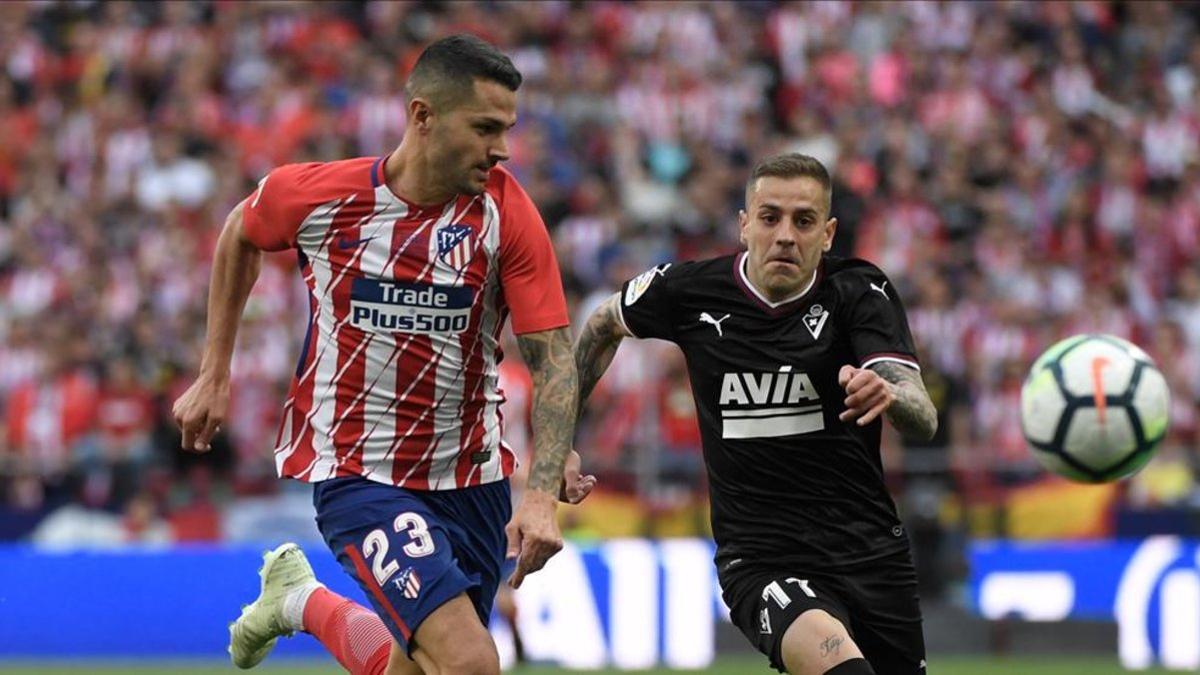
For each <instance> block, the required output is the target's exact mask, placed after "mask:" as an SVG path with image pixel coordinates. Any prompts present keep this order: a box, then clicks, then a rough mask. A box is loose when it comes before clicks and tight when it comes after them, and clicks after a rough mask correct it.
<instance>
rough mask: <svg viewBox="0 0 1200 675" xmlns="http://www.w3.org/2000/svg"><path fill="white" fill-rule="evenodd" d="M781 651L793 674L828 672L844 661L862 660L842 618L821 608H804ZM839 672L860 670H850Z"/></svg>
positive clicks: (821, 673)
mask: <svg viewBox="0 0 1200 675" xmlns="http://www.w3.org/2000/svg"><path fill="white" fill-rule="evenodd" d="M780 651H781V652H782V654H781V656H782V657H783V663H784V665H785V666H786V667H787V671H788V672H789V673H791V675H825V674H826V673H828V672H830V670H831V669H833V668H834V667H836V666H839V665H841V664H842V663H845V662H851V661H853V660H856V659H857V660H860V661H861V660H862V652H861V651H859V649H858V646H857V645H855V644H854V641H853V640H851V639H850V634H849V632H848V631H847V630H846V627H845V626H844V625H842V622H841V621H839V620H838V619H837V618H835V617H834V616H833V615H832V614H830V613H829V612H826V611H825V610H821V609H810V610H808V611H807V612H804V613H803V614H801V615H800V616H799V617H797V618H796V620H795V621H793V622H792V625H790V626H788V629H787V631H786V632H785V633H784V635H783V643H782V647H781V650H780ZM863 664H866V661H863ZM867 668H868V669H869V668H870V666H867ZM866 672H870V671H869V670H868V671H866ZM837 675H858V673H857V671H853V670H851V671H850V672H849V673H842V672H838V673H837Z"/></svg>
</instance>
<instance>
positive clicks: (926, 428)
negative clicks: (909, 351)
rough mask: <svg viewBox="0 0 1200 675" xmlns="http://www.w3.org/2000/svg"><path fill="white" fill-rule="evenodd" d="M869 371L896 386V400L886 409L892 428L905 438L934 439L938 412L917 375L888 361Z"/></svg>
mask: <svg viewBox="0 0 1200 675" xmlns="http://www.w3.org/2000/svg"><path fill="white" fill-rule="evenodd" d="M871 370H874V371H875V372H877V373H879V376H880V377H882V378H883V379H885V380H887V381H888V382H891V383H892V384H894V385H895V389H894V391H895V393H896V400H895V401H893V402H892V405H891V406H889V407H888V409H887V418H888V420H889V421H891V423H892V426H894V427H896V429H897V430H898V431H900V433H902V434H904V435H905V436H912V437H915V438H922V439H925V440H928V439H930V438H933V435H934V434H935V433H937V427H938V418H937V409H936V408H934V407H933V401H930V400H929V393H928V392H926V391H925V383H924V382H922V381H921V375H920V373H918V372H917V371H916V370H914V369H912V368H909V367H908V366H902V365H900V364H898V363H893V362H891V361H880V362H879V363H876V364H874V365H872V366H871Z"/></svg>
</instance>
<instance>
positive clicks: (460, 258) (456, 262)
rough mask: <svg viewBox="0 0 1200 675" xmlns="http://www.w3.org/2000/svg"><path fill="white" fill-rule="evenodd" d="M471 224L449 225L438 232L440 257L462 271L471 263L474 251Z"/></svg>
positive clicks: (438, 252) (438, 253)
mask: <svg viewBox="0 0 1200 675" xmlns="http://www.w3.org/2000/svg"><path fill="white" fill-rule="evenodd" d="M472 241H473V239H472V237H471V227H470V226H469V225H447V226H446V227H443V228H442V229H440V230H438V233H437V255H438V258H439V259H440V260H441V261H442V262H444V263H446V264H447V265H449V266H450V267H452V268H454V269H456V270H459V271H462V270H464V269H466V268H467V265H470V264H471V256H472V254H473V253H474V250H473V248H474V247H473V246H472V245H471V243H472Z"/></svg>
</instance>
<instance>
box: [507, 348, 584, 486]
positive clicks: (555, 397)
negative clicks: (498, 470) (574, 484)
mask: <svg viewBox="0 0 1200 675" xmlns="http://www.w3.org/2000/svg"><path fill="white" fill-rule="evenodd" d="M517 346H518V347H519V348H520V350H521V358H523V359H525V365H526V366H528V368H529V373H530V375H532V377H533V411H532V415H531V418H532V426H533V464H532V466H530V467H529V480H528V482H527V483H526V485H527V486H528V487H530V488H533V489H535V490H545V491H547V492H551V493H553V494H556V495H557V494H558V490H559V486H560V484H561V483H562V472H563V465H564V464H565V463H566V460H567V454H568V453H569V452H570V451H571V444H572V442H573V441H574V438H575V411H576V407H575V406H576V400H577V399H578V396H579V378H578V376H577V375H576V373H575V362H574V361H573V360H572V358H571V331H570V329H569V328H556V329H554V330H548V331H541V332H538V333H527V334H525V335H519V336H517Z"/></svg>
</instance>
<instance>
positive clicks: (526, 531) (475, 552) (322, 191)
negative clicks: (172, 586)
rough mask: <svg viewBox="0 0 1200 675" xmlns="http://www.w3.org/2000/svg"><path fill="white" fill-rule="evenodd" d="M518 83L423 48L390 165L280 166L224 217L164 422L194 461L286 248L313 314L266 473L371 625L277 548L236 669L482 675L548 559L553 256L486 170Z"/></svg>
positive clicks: (565, 439)
mask: <svg viewBox="0 0 1200 675" xmlns="http://www.w3.org/2000/svg"><path fill="white" fill-rule="evenodd" d="M520 84H521V75H520V73H519V72H518V71H517V70H516V68H514V67H513V65H512V62H511V61H510V60H509V59H508V57H506V56H504V55H503V54H502V53H500V52H499V51H498V50H497V49H496V48H495V47H493V46H492V45H490V44H488V43H486V42H484V41H482V40H480V39H478V38H475V37H473V36H469V35H458V36H452V37H448V38H445V39H442V40H439V41H437V42H434V43H433V44H431V45H430V46H429V47H428V48H427V49H426V50H425V51H424V52H423V53H422V55H421V56H420V58H419V59H418V61H417V63H416V64H415V66H414V67H413V70H412V73H411V75H410V77H409V80H408V83H407V86H406V95H407V101H408V108H407V113H408V122H407V127H406V129H405V134H404V138H403V140H402V141H401V143H400V145H399V147H397V148H396V149H395V150H394V151H393V152H391V153H390V154H388V155H386V156H383V157H363V158H359V159H349V160H344V161H337V162H328V163H310V164H293V165H287V166H281V167H279V168H277V169H275V170H274V171H271V172H270V173H268V174H267V175H266V177H264V178H263V179H262V181H261V182H260V183H259V185H258V188H257V189H256V190H255V191H254V192H253V193H252V194H251V195H249V196H248V197H247V198H246V199H245V200H244V201H243V202H242V203H241V204H239V205H238V206H237V207H236V208H235V209H234V210H233V212H232V213H231V214H230V215H229V218H228V219H227V220H226V223H225V228H224V231H223V232H222V234H221V237H220V240H219V242H218V245H217V253H216V257H215V260H214V263H213V277H212V286H211V288H210V291H209V304H208V335H207V342H206V346H205V352H204V358H203V361H202V364H201V368H200V373H199V376H198V377H197V379H196V381H195V383H194V384H193V385H192V386H191V388H189V389H188V390H187V391H186V392H185V393H184V394H183V395H182V396H181V397H180V399H179V400H178V401H177V402H176V404H175V417H176V419H177V421H178V423H179V424H180V426H181V427H182V429H183V445H184V448H185V449H187V450H192V451H199V452H203V451H204V450H206V449H207V448H208V443H209V440H210V439H211V437H212V435H213V433H214V432H215V431H216V429H217V427H218V426H219V425H220V424H221V422H222V421H223V420H224V419H225V418H226V415H227V408H228V403H229V374H230V373H229V371H230V360H231V355H232V352H233V346H234V340H235V335H236V332H237V322H238V318H239V316H240V314H241V311H242V308H243V306H244V304H245V301H246V297H247V295H248V294H249V292H250V289H251V287H252V286H253V284H254V281H255V279H256V277H257V273H258V269H259V264H260V260H261V256H262V251H279V250H284V249H294V250H295V251H296V256H297V259H298V261H299V265H300V271H301V274H302V275H303V278H304V282H305V284H306V285H307V287H308V291H309V308H310V312H311V318H310V321H309V324H308V332H307V333H308V334H307V335H306V336H305V337H304V342H303V344H302V347H301V352H300V358H299V362H298V363H297V365H296V374H295V378H294V379H293V381H292V385H291V389H290V391H289V393H288V396H287V400H286V402H285V403H284V411H283V421H282V424H281V425H280V429H279V435H278V442H277V443H276V447H275V450H274V454H275V465H276V468H277V470H278V473H279V475H280V476H281V477H284V478H292V479H295V480H300V481H305V482H308V483H312V484H313V503H314V506H315V508H316V513H317V525H318V527H319V529H320V531H321V533H322V535H323V536H324V537H325V540H326V543H327V544H328V545H329V547H330V548H331V550H332V551H333V553H334V554H335V555H336V556H337V559H338V561H339V562H340V563H341V564H342V567H343V568H344V569H345V570H346V571H347V572H348V573H349V574H350V575H351V576H352V577H354V579H355V580H356V581H357V582H358V584H359V585H360V586H361V587H362V588H363V590H364V592H365V595H366V596H367V597H368V598H370V600H371V603H372V605H373V607H374V613H372V612H370V611H368V610H367V609H366V608H363V607H361V606H359V605H357V604H355V603H353V602H351V601H349V600H347V599H345V598H342V597H340V596H338V595H335V594H333V593H331V592H330V591H328V590H327V589H325V588H324V587H323V586H321V585H320V584H319V583H318V582H317V581H316V579H315V578H314V577H313V574H312V570H311V568H310V567H309V565H308V562H307V560H305V558H304V555H303V553H302V552H301V551H300V549H299V547H297V546H296V545H294V544H284V545H283V546H280V547H279V548H277V549H276V550H275V551H273V552H271V553H269V554H267V556H266V558H265V562H264V565H263V569H262V571H261V576H262V592H261V594H260V596H259V598H258V599H257V600H256V601H255V602H254V603H252V604H251V605H249V606H248V607H247V608H246V609H245V610H244V611H243V613H242V616H241V617H240V618H239V619H238V620H237V621H236V622H234V623H233V624H232V625H231V626H230V633H231V639H230V653H231V655H232V658H233V661H234V663H235V664H236V665H238V666H239V667H242V668H249V667H252V666H254V665H256V664H257V663H258V662H259V661H261V660H262V659H263V658H265V657H266V655H267V654H268V653H269V652H270V650H271V648H272V647H273V646H274V644H275V641H276V639H277V638H278V636H280V635H288V634H291V633H292V632H294V631H300V630H303V631H306V632H309V633H311V634H313V635H314V636H316V637H317V638H318V639H319V640H321V642H322V643H323V644H325V646H326V647H327V648H328V649H329V650H330V651H331V652H332V653H333V655H334V656H335V657H337V659H338V660H339V661H340V662H341V663H342V665H344V666H345V667H346V668H347V669H348V670H350V671H351V672H353V673H380V672H384V670H385V669H386V672H388V673H392V674H397V673H420V672H425V673H489V674H490V673H498V672H499V661H498V657H497V653H496V648H495V645H494V644H493V643H492V640H491V637H490V635H489V634H488V632H487V630H486V628H485V626H486V623H487V620H488V616H489V613H490V611H491V606H492V602H493V599H494V597H495V593H496V589H497V587H498V585H499V583H500V569H501V564H502V562H503V560H504V558H505V556H506V554H507V555H508V557H515V558H517V564H516V571H515V572H514V573H513V575H512V577H511V579H510V583H511V584H512V585H513V586H514V587H515V586H519V585H520V583H521V581H522V579H523V578H524V576H525V575H526V574H529V573H531V572H534V571H536V570H538V569H540V568H541V567H542V566H543V565H544V564H545V562H546V560H547V559H548V558H549V557H550V556H552V555H554V553H556V552H557V551H558V550H559V549H560V548H561V547H562V538H561V535H560V533H559V531H558V526H557V523H556V521H555V509H556V504H557V501H558V500H559V499H560V498H562V499H565V500H567V501H572V502H578V501H579V500H581V499H583V497H585V496H586V495H587V493H588V492H589V491H590V490H591V487H592V485H593V484H594V478H592V477H590V476H586V477H585V476H580V473H579V461H578V455H576V454H575V453H574V452H573V451H572V450H571V440H572V435H573V432H574V428H575V416H576V409H575V405H576V398H577V377H576V370H575V366H574V361H573V360H572V357H571V340H570V331H569V327H568V320H567V309H566V303H565V300H564V296H563V290H562V285H561V281H560V277H559V270H558V265H557V262H556V261H555V258H554V253H553V250H552V247H551V242H550V238H549V235H548V233H547V231H546V227H545V224H544V223H543V222H542V218H541V216H540V215H539V214H538V211H537V209H536V207H535V206H534V204H533V202H532V201H531V200H530V198H529V196H528V195H527V194H526V193H525V191H524V190H522V189H521V186H520V185H518V184H517V181H516V180H515V179H514V178H513V176H512V175H511V174H510V173H508V172H507V171H506V170H504V169H503V168H501V167H500V166H498V164H499V162H502V161H504V160H505V159H507V158H508V145H507V143H508V140H507V139H508V136H507V133H508V130H509V129H511V128H512V126H513V125H514V124H515V123H516V91H517V89H518V87H519V86H520ZM510 315H511V317H512V327H513V331H514V332H515V333H516V335H517V343H518V347H519V349H520V351H521V353H522V356H523V357H524V360H525V362H526V364H527V366H528V367H529V370H530V372H531V374H532V378H533V411H532V424H533V443H534V451H533V458H532V462H531V466H530V471H529V478H528V483H527V486H526V490H525V492H524V494H523V496H522V499H521V501H520V503H519V504H518V506H517V507H516V510H515V513H514V510H513V507H512V505H511V502H510V492H509V483H508V476H509V475H510V474H511V473H512V471H513V468H514V463H515V460H514V454H513V451H512V449H510V448H509V447H507V445H506V444H505V443H504V442H503V441H502V438H501V419H500V414H499V405H500V402H501V401H502V400H503V394H502V392H501V391H500V389H499V387H498V385H497V380H498V369H497V366H498V363H499V361H500V359H501V353H500V348H499V341H500V335H501V330H502V328H503V326H504V322H505V321H506V320H507V319H508V317H509V316H510ZM564 479H565V480H564ZM506 523H507V527H506ZM506 535H507V537H506Z"/></svg>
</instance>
